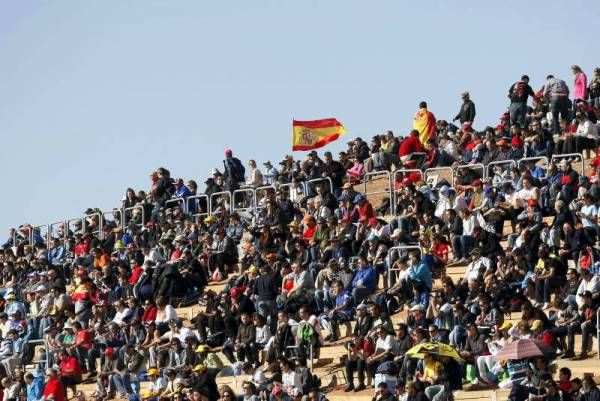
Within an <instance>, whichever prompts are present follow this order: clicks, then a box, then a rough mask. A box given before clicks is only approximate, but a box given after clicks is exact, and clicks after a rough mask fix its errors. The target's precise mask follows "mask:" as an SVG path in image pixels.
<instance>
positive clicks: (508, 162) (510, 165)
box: [484, 160, 517, 184]
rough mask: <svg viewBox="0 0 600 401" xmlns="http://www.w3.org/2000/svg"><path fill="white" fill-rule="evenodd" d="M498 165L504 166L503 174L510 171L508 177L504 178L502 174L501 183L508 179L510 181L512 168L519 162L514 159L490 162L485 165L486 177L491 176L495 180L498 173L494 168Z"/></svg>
mask: <svg viewBox="0 0 600 401" xmlns="http://www.w3.org/2000/svg"><path fill="white" fill-rule="evenodd" d="M496 166H500V167H501V168H502V172H501V174H506V173H508V178H502V176H500V177H501V181H500V183H499V184H503V183H505V182H507V181H510V169H511V168H513V167H517V162H516V161H514V160H500V161H496V162H490V163H488V165H487V166H485V172H484V178H491V179H492V181H493V179H494V177H495V176H496V173H495V172H494V171H493V170H494V167H496ZM504 166H506V167H504Z"/></svg>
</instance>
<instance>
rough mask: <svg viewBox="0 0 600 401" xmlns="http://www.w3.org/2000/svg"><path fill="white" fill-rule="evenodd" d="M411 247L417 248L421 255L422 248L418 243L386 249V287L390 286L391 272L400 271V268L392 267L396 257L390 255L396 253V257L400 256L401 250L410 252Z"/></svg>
mask: <svg viewBox="0 0 600 401" xmlns="http://www.w3.org/2000/svg"><path fill="white" fill-rule="evenodd" d="M413 249H414V250H418V251H419V252H420V253H421V255H422V254H423V250H422V249H421V247H420V246H418V245H403V246H393V247H391V248H390V249H389V250H388V254H387V257H386V259H387V280H386V281H387V285H388V288H390V287H391V286H392V273H393V272H398V271H400V269H395V268H393V267H392V266H393V264H394V262H395V260H396V259H393V258H392V255H394V254H398V257H400V256H401V255H400V254H401V252H403V251H407V252H410V251H411V250H413Z"/></svg>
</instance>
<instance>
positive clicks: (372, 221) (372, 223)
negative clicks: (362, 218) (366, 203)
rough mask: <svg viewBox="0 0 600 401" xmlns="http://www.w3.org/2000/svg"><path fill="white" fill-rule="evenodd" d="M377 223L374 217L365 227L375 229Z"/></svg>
mask: <svg viewBox="0 0 600 401" xmlns="http://www.w3.org/2000/svg"><path fill="white" fill-rule="evenodd" d="M377 223H379V222H378V221H377V219H376V218H375V217H372V218H370V219H369V222H368V223H367V227H375V226H376V225H377Z"/></svg>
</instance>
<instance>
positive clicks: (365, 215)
mask: <svg viewBox="0 0 600 401" xmlns="http://www.w3.org/2000/svg"><path fill="white" fill-rule="evenodd" d="M356 211H357V212H358V220H360V221H369V219H372V218H373V217H375V213H373V206H371V204H370V203H369V202H363V204H362V205H356Z"/></svg>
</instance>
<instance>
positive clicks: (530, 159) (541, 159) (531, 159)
mask: <svg viewBox="0 0 600 401" xmlns="http://www.w3.org/2000/svg"><path fill="white" fill-rule="evenodd" d="M527 162H534V163H535V165H536V166H538V167H540V168H541V169H542V170H544V176H543V177H538V178H546V175H547V174H548V158H547V157H546V156H538V157H524V158H522V159H519V160H518V161H517V167H518V168H519V170H520V169H521V166H522V165H523V164H524V163H527ZM540 162H542V164H541V165H540V164H538V163H540Z"/></svg>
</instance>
